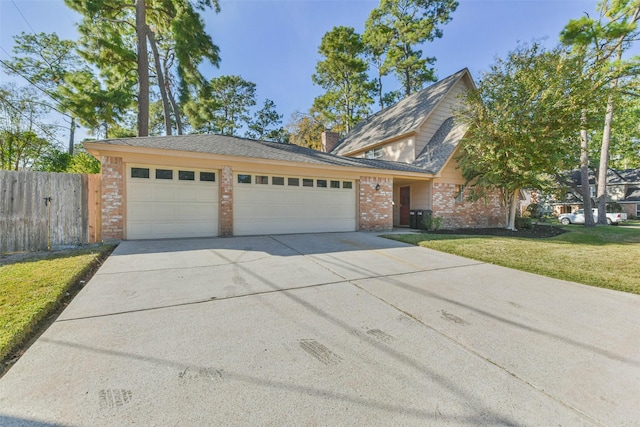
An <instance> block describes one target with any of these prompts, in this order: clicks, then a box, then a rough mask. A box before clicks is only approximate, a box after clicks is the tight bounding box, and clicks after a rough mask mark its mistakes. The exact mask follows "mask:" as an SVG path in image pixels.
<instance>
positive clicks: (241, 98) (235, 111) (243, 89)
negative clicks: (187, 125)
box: [185, 76, 256, 136]
mask: <svg viewBox="0 0 640 427" xmlns="http://www.w3.org/2000/svg"><path fill="white" fill-rule="evenodd" d="M208 90H209V91H210V92H209V93H210V97H208V98H207V99H202V98H201V99H200V100H199V101H198V102H189V103H188V104H187V105H185V111H186V112H187V115H188V116H189V118H190V121H191V125H192V126H193V127H194V129H195V131H196V132H198V133H218V134H222V135H232V136H240V134H239V132H240V130H241V129H242V127H243V126H244V124H245V123H248V122H249V120H250V119H251V116H250V108H251V107H253V106H254V105H256V84H255V83H253V82H249V81H247V80H244V79H243V78H242V77H240V76H220V77H214V78H212V79H211V81H210V82H209V88H208Z"/></svg>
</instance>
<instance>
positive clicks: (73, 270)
mask: <svg viewBox="0 0 640 427" xmlns="http://www.w3.org/2000/svg"><path fill="white" fill-rule="evenodd" d="M112 249H113V246H99V247H92V248H80V249H77V250H73V251H70V252H65V253H63V254H57V255H55V254H53V255H49V256H47V257H46V258H39V259H27V260H23V261H20V262H16V263H13V264H6V265H3V266H0V360H3V359H4V358H5V357H7V355H9V353H10V352H12V351H13V350H14V349H16V348H17V347H18V346H20V345H21V344H23V343H24V341H25V340H26V339H28V338H29V337H30V336H32V334H33V333H34V332H35V331H36V329H37V328H38V327H39V326H40V325H41V324H42V321H43V320H44V319H46V318H47V317H48V316H49V315H51V314H52V313H53V312H55V310H56V309H57V308H58V307H59V306H60V304H61V302H62V301H63V299H64V298H65V296H66V295H67V292H68V291H69V290H70V289H72V288H73V287H74V285H76V284H77V282H78V281H79V280H80V279H81V278H82V277H83V276H84V275H85V274H87V273H88V271H89V270H90V269H91V267H92V266H93V265H95V263H96V262H97V261H98V260H99V259H101V258H102V257H103V256H105V255H106V254H108V253H109V252H110V251H111V250H112Z"/></svg>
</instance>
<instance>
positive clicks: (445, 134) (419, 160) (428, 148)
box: [413, 117, 467, 174]
mask: <svg viewBox="0 0 640 427" xmlns="http://www.w3.org/2000/svg"><path fill="white" fill-rule="evenodd" d="M466 130H467V127H466V126H464V125H461V124H456V123H454V120H453V117H449V118H448V119H447V120H445V121H444V122H443V123H442V125H441V126H440V128H439V129H438V130H437V132H436V133H435V134H434V135H433V137H432V138H431V140H430V141H429V143H428V144H427V145H425V147H424V148H423V149H422V152H421V153H420V154H418V156H417V157H416V160H415V161H414V162H413V164H414V165H415V166H418V167H420V168H423V169H425V170H427V171H430V172H432V173H434V174H437V173H438V172H439V171H440V169H442V167H443V166H444V165H445V163H446V162H447V160H448V159H449V157H451V154H453V151H454V150H455V149H456V147H457V146H458V144H459V143H460V141H461V140H462V138H463V137H464V134H465V133H466Z"/></svg>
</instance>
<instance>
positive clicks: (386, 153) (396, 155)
mask: <svg viewBox="0 0 640 427" xmlns="http://www.w3.org/2000/svg"><path fill="white" fill-rule="evenodd" d="M382 153H383V156H382V159H383V160H391V161H394V162H404V163H411V162H413V161H414V160H415V159H416V154H415V153H416V151H415V144H414V138H413V137H411V138H405V139H401V140H400V141H396V142H392V143H391V144H387V145H385V146H384V147H383V149H382Z"/></svg>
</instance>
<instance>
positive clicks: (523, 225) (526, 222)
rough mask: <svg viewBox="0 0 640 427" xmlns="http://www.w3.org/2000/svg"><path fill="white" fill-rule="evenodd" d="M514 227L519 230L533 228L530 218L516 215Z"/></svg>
mask: <svg viewBox="0 0 640 427" xmlns="http://www.w3.org/2000/svg"><path fill="white" fill-rule="evenodd" d="M516 228H517V229H520V230H530V229H532V228H533V223H532V221H531V218H528V217H527V218H525V217H516Z"/></svg>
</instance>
